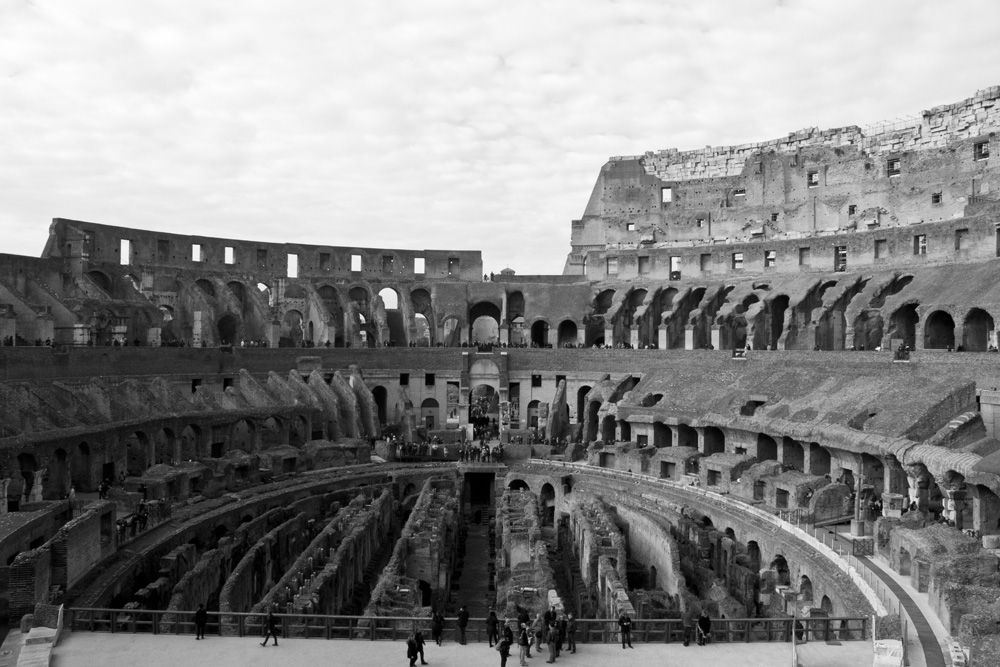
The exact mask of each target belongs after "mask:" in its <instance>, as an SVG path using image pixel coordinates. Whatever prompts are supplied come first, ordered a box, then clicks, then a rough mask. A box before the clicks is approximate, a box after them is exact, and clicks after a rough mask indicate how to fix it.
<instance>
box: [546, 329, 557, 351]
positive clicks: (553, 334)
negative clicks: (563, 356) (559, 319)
mask: <svg viewBox="0 0 1000 667" xmlns="http://www.w3.org/2000/svg"><path fill="white" fill-rule="evenodd" d="M548 343H549V345H551V346H552V347H553V348H557V347H559V327H558V326H555V327H551V326H550V327H549V328H548Z"/></svg>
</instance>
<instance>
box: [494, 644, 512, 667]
mask: <svg viewBox="0 0 1000 667" xmlns="http://www.w3.org/2000/svg"><path fill="white" fill-rule="evenodd" d="M497 651H499V652H500V667H507V658H509V657H510V641H509V640H508V639H507V638H506V637H504V638H503V639H501V640H500V641H499V642H498V643H497Z"/></svg>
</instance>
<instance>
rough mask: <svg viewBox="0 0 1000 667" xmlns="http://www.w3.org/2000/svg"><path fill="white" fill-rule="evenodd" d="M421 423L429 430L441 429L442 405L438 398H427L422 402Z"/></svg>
mask: <svg viewBox="0 0 1000 667" xmlns="http://www.w3.org/2000/svg"><path fill="white" fill-rule="evenodd" d="M420 423H421V424H422V425H423V426H426V427H427V428H428V429H434V428H441V426H442V422H441V405H440V404H439V403H438V401H437V399H436V398H425V399H424V400H423V401H421V403H420Z"/></svg>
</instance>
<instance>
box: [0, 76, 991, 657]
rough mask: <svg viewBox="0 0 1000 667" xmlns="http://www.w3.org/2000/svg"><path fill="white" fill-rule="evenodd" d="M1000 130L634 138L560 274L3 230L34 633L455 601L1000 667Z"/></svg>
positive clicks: (17, 555)
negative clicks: (710, 142)
mask: <svg viewBox="0 0 1000 667" xmlns="http://www.w3.org/2000/svg"><path fill="white" fill-rule="evenodd" d="M998 131H1000V86H997V87H992V88H988V89H986V90H982V91H980V92H977V93H976V94H975V95H974V96H973V97H971V98H969V99H965V100H962V101H960V102H957V103H955V104H949V105H945V106H940V107H935V108H933V109H930V110H927V111H923V112H922V113H921V114H920V115H919V116H917V117H915V119H914V120H912V121H904V122H897V123H886V124H881V125H873V126H868V127H856V126H851V127H841V128H836V129H830V130H819V129H817V128H809V129H805V130H801V131H797V132H793V133H790V134H789V135H788V136H786V137H782V138H780V139H775V140H768V141H762V142H760V143H753V144H747V145H739V146H721V147H707V148H705V149H699V150H693V151H679V150H676V149H669V150H661V151H655V152H649V153H646V154H644V155H634V156H616V157H612V158H610V159H609V160H608V161H607V163H606V164H605V165H604V166H602V167H601V168H600V171H599V173H598V175H597V181H596V183H595V185H594V188H593V193H592V194H591V196H590V199H589V201H587V202H586V204H585V207H584V211H583V215H582V217H581V218H580V219H579V220H573V221H572V223H571V225H572V231H571V235H572V241H571V247H570V249H569V253H568V255H567V257H566V260H565V264H564V269H563V272H562V274H561V275H517V274H515V273H513V272H511V271H504V272H501V273H500V274H496V275H489V274H486V275H484V269H483V263H482V258H481V254H480V253H479V252H470V251H448V250H416V249H392V248H356V247H349V246H327V245H300V244H275V243H257V242H253V241H248V240H243V239H226V238H216V237H210V236H183V235H178V234H173V233H169V232H167V231H163V232H150V231H140V230H136V229H130V228H129V227H127V226H114V225H108V224H98V223H93V222H84V221H80V220H71V219H64V218H56V219H54V220H53V221H52V223H51V226H50V227H49V235H48V241H47V243H46V245H45V248H44V250H43V252H42V254H41V257H39V258H34V257H24V256H14V255H0V339H2V340H3V346H2V347H0V372H2V382H0V395H2V400H3V405H4V409H3V411H2V413H0V442H2V449H0V466H2V470H3V474H2V475H0V476H2V478H3V479H2V482H0V488H2V489H3V490H4V493H3V494H2V495H0V502H2V505H0V507H2V512H3V515H2V522H0V525H2V529H0V555H2V556H3V558H4V559H5V560H4V563H3V565H4V567H3V575H2V576H0V612H2V613H3V615H4V616H6V618H7V619H9V622H10V624H11V626H13V627H17V626H18V624H20V628H21V632H20V633H18V632H12V633H11V635H10V636H9V637H8V640H7V644H9V645H14V644H17V647H16V650H17V651H19V652H20V656H21V659H25V660H26V659H27V658H28V657H29V654H31V653H33V652H44V651H46V650H51V647H52V643H51V639H46V638H51V636H52V634H53V633H54V632H56V630H57V629H60V628H62V627H63V626H65V627H66V628H67V629H71V630H74V631H79V632H86V631H94V632H102V631H113V632H135V633H150V634H153V633H156V634H161V633H167V634H175V633H185V634H193V633H194V624H193V622H192V617H193V613H194V610H196V609H197V608H198V607H199V606H200V605H204V607H205V609H206V610H207V611H208V618H209V620H208V633H209V634H213V635H222V636H245V635H255V634H256V635H257V636H259V635H260V633H261V624H262V619H263V615H264V614H265V613H266V612H267V611H273V612H275V613H276V614H277V618H278V619H279V621H280V623H281V626H282V631H283V635H282V636H283V637H293V638H294V637H325V638H327V639H331V638H341V639H348V638H366V639H403V638H405V636H406V634H407V632H408V631H409V630H408V629H409V628H412V627H416V626H417V625H421V627H426V630H425V634H426V635H427V636H428V637H430V635H431V632H432V631H431V629H430V628H431V614H432V611H434V612H437V613H440V614H443V615H444V616H445V618H446V619H447V628H448V629H447V630H446V632H447V633H448V636H447V638H448V639H449V640H450V639H451V634H450V633H451V632H452V630H453V620H452V619H453V618H454V617H455V615H456V613H457V612H458V611H459V609H460V607H462V606H465V607H467V608H468V612H469V613H470V614H471V616H472V620H471V621H470V625H469V628H470V632H471V641H482V642H485V641H486V640H487V635H486V633H485V628H486V625H485V622H484V619H485V617H486V616H487V614H488V611H489V610H490V609H494V610H496V612H497V613H498V615H499V616H500V618H501V620H503V619H505V618H515V617H517V616H518V615H519V614H520V615H523V614H527V615H529V616H530V617H531V618H534V617H535V616H536V615H537V614H538V613H539V612H543V611H545V610H547V609H549V608H554V609H556V610H557V611H558V612H559V613H571V614H573V615H574V616H575V617H576V619H577V623H578V629H577V637H578V641H580V642H581V643H588V642H589V643H598V642H604V641H607V642H610V643H614V642H616V641H617V639H618V635H617V628H618V625H617V621H616V619H618V618H619V617H620V616H621V615H622V614H623V613H627V614H628V615H629V616H630V617H631V618H632V619H633V623H634V626H633V637H634V638H635V639H636V641H639V642H659V643H665V644H669V643H678V642H680V641H681V639H682V637H683V635H684V618H685V617H686V616H687V615H689V614H690V613H694V614H695V615H698V614H699V613H701V612H702V611H704V612H706V613H707V614H708V616H709V617H710V618H711V619H712V623H713V625H712V631H711V632H712V639H713V640H714V641H716V642H719V643H722V642H766V641H787V642H790V643H791V644H792V645H795V643H796V640H799V641H815V640H820V641H821V642H822V641H829V642H833V640H835V639H836V640H839V641H841V642H843V643H854V642H862V643H864V642H868V644H867V645H868V646H869V651H870V644H871V639H872V637H873V636H875V637H877V638H879V639H887V640H892V639H896V640H900V641H901V642H902V644H903V645H905V646H908V647H909V648H908V651H909V652H910V653H911V654H912V657H914V659H917V657H918V656H922V658H921V659H922V660H923V662H919V660H918V661H917V662H916V663H914V664H923V665H927V666H930V667H934V666H937V665H945V664H954V665H960V664H965V660H966V659H967V658H968V657H969V656H975V659H976V661H975V663H974V664H977V665H980V664H981V665H989V664H992V665H996V664H998V663H1000V589H998V582H1000V568H998V562H1000V561H998V556H1000V433H998V432H997V428H1000V390H998V387H1000V353H998V352H997V345H998V341H997V329H996V321H995V318H997V317H1000V195H998V194H994V192H993V191H994V190H1000V166H998V165H997V159H996V157H994V153H996V154H998V155H1000V144H998V143H997V142H998V138H997V132H998ZM994 144H997V145H994ZM164 226H165V227H166V225H164ZM422 624H423V625H422ZM57 626H58V628H57ZM74 634H75V633H74ZM33 637H34V639H33ZM18 642H20V643H18ZM490 643H491V644H492V641H490ZM747 650H751V651H752V650H753V647H748V648H747ZM491 659H492V658H491ZM11 664H13V663H11ZM845 664H846V663H845Z"/></svg>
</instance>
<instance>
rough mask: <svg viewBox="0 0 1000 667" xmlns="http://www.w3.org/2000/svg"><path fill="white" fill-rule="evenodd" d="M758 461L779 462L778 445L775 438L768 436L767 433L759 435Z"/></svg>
mask: <svg viewBox="0 0 1000 667" xmlns="http://www.w3.org/2000/svg"><path fill="white" fill-rule="evenodd" d="M757 460H758V461H777V460H778V443H777V442H775V441H774V438H772V437H771V436H769V435H767V434H766V433H758V434H757Z"/></svg>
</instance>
